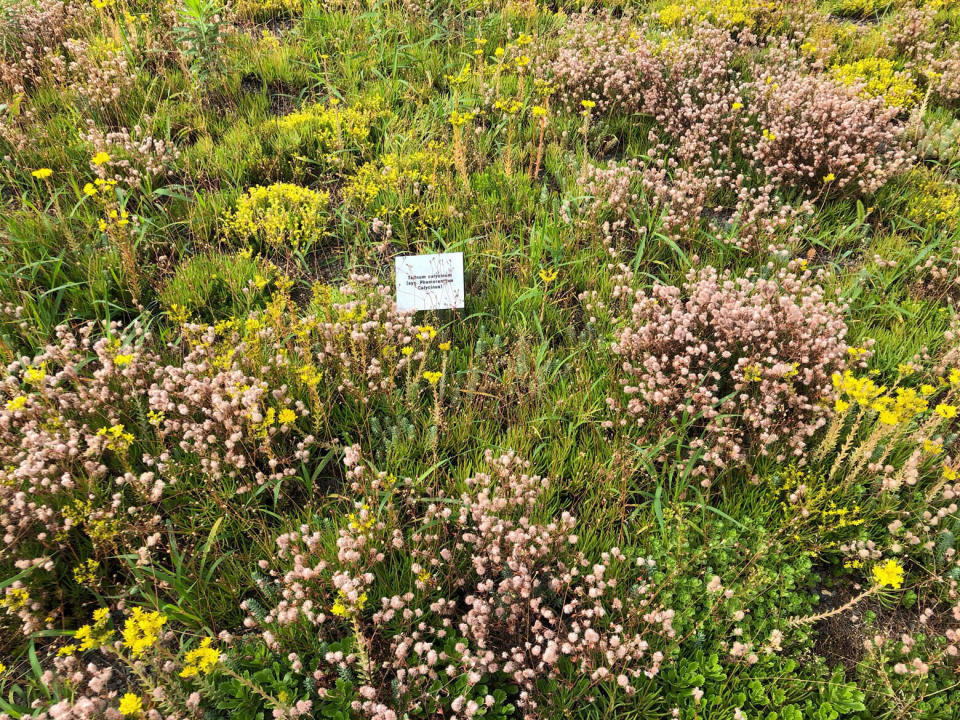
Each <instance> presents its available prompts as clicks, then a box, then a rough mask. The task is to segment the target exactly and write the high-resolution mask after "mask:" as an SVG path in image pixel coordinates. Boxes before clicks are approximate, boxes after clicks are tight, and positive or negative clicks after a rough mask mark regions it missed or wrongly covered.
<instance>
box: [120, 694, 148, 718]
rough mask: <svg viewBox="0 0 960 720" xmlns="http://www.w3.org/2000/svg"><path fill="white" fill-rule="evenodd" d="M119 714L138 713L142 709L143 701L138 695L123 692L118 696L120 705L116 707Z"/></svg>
mask: <svg viewBox="0 0 960 720" xmlns="http://www.w3.org/2000/svg"><path fill="white" fill-rule="evenodd" d="M117 709H118V710H119V711H120V714H121V715H139V714H140V713H141V712H142V711H143V703H142V702H141V701H140V696H139V695H134V694H133V693H125V694H124V696H123V697H122V698H120V705H119V706H118V707H117Z"/></svg>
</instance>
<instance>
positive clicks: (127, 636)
mask: <svg viewBox="0 0 960 720" xmlns="http://www.w3.org/2000/svg"><path fill="white" fill-rule="evenodd" d="M166 622H167V617H166V615H161V614H160V613H158V612H156V611H152V610H151V611H144V609H143V608H141V607H135V608H133V612H132V613H131V615H130V617H128V618H127V621H126V622H125V623H124V626H123V643H124V645H126V646H127V647H128V648H130V652H132V653H133V655H134V656H135V657H136V656H139V655H142V654H143V653H144V652H146V651H147V650H149V649H150V648H152V647H153V646H154V645H155V644H156V643H157V640H158V639H159V636H160V630H161V629H163V626H164V625H165V624H166Z"/></svg>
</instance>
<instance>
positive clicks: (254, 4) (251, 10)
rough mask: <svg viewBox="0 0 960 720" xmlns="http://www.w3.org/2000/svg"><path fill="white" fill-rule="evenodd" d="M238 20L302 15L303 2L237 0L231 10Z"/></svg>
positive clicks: (294, 0)
mask: <svg viewBox="0 0 960 720" xmlns="http://www.w3.org/2000/svg"><path fill="white" fill-rule="evenodd" d="M233 10H234V12H235V13H236V15H237V17H238V18H241V19H243V20H252V21H262V20H268V19H272V18H278V17H290V16H294V15H300V14H302V13H303V0H239V2H237V4H236V5H235V6H234V8H233Z"/></svg>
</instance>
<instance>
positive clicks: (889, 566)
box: [873, 560, 903, 589]
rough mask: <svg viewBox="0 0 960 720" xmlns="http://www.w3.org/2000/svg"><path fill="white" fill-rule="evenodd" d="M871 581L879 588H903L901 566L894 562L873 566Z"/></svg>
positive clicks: (888, 561) (889, 561)
mask: <svg viewBox="0 0 960 720" xmlns="http://www.w3.org/2000/svg"><path fill="white" fill-rule="evenodd" d="M873 581H874V582H875V583H877V585H879V586H880V587H892V588H894V589H898V588H900V587H902V586H903V566H902V565H901V564H900V563H898V562H897V561H896V560H887V561H886V562H885V563H884V564H883V565H874V566H873Z"/></svg>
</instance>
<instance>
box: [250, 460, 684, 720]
mask: <svg viewBox="0 0 960 720" xmlns="http://www.w3.org/2000/svg"><path fill="white" fill-rule="evenodd" d="M346 462H347V463H348V465H349V467H350V471H349V477H350V480H351V482H352V490H353V492H354V493H355V495H356V496H358V497H359V498H360V499H358V500H357V501H356V503H355V509H354V512H353V513H352V514H350V516H349V517H348V519H347V523H346V525H345V526H344V527H341V528H340V529H339V531H338V534H337V539H336V552H335V559H334V553H332V552H330V550H329V549H328V548H329V546H330V542H329V539H328V538H327V537H326V536H325V533H324V532H323V531H321V530H315V529H312V528H311V527H310V526H309V525H304V526H302V527H301V528H300V529H299V530H297V531H294V532H289V533H285V534H283V535H281V536H280V537H279V538H277V544H278V546H279V551H278V556H277V560H278V561H279V567H277V568H276V569H274V570H273V577H274V582H273V583H270V584H269V585H268V587H269V590H270V592H271V593H276V598H277V600H276V603H275V605H273V607H271V608H268V609H264V608H260V607H259V604H258V603H255V602H248V603H247V605H246V607H247V609H248V610H250V611H251V616H250V618H248V623H247V624H248V625H250V626H260V627H261V632H262V633H263V636H264V638H265V639H266V640H267V642H268V643H270V644H271V645H272V646H273V647H274V648H275V649H276V650H280V649H281V648H283V649H287V648H289V647H291V646H294V647H300V646H302V645H303V644H304V642H305V641H306V640H307V639H308V638H309V637H311V636H314V637H316V636H317V634H319V637H320V638H321V639H323V640H324V641H325V642H334V641H336V640H337V639H338V638H342V637H344V636H346V637H350V636H351V635H352V636H353V639H354V642H355V647H354V651H353V652H351V653H349V654H346V655H345V654H344V653H343V652H332V653H331V652H327V653H326V654H325V655H324V657H323V658H322V660H321V662H320V663H319V666H318V668H317V670H316V672H315V673H314V678H315V680H316V681H317V682H318V683H319V687H320V688H321V690H320V694H321V696H323V695H324V693H325V692H326V691H324V690H323V688H324V687H325V684H331V683H332V682H333V681H334V680H335V678H336V677H337V674H336V673H335V672H334V670H335V669H336V666H338V665H347V666H349V667H351V668H352V669H353V672H354V673H355V675H356V676H357V677H358V678H359V679H360V684H361V686H360V688H359V695H360V697H361V698H362V700H359V701H357V702H356V703H355V710H357V711H359V712H360V713H361V714H362V715H363V716H365V717H370V718H377V719H378V720H394V719H395V718H399V717H403V716H404V715H405V714H406V713H408V712H409V713H416V712H418V711H419V712H423V713H427V714H431V713H436V712H440V708H443V712H444V715H446V716H451V715H457V716H458V717H473V716H474V715H477V714H478V713H479V712H480V711H481V710H482V709H484V707H487V708H489V707H491V706H492V705H493V704H494V702H495V700H494V697H493V696H492V695H490V694H489V692H483V691H482V690H481V691H478V689H479V688H487V687H488V686H489V685H491V684H500V685H505V684H513V685H515V686H516V688H517V690H516V691H515V692H516V697H515V701H516V702H517V704H518V705H519V706H520V708H521V709H522V711H523V717H531V718H532V717H538V716H539V715H538V708H540V707H541V706H542V705H543V704H544V703H545V702H546V701H547V700H548V698H544V697H542V696H541V695H540V691H539V685H538V682H539V681H542V680H544V679H548V678H549V679H553V680H557V681H558V682H565V681H566V680H567V675H568V673H570V672H572V673H573V674H574V675H576V676H577V677H579V679H580V682H587V683H588V684H589V685H590V686H598V685H600V684H602V683H605V682H611V683H616V684H617V685H619V686H620V687H621V688H622V689H623V690H624V691H625V692H627V693H628V694H629V693H632V692H633V686H634V684H635V683H636V682H638V681H640V680H642V679H643V678H644V677H646V678H650V677H653V676H655V675H656V674H657V672H658V671H659V669H660V666H661V663H662V662H663V660H664V653H663V651H662V650H661V649H656V648H657V647H659V648H665V647H667V646H668V645H669V644H670V642H671V639H672V638H673V635H674V632H673V629H672V626H671V621H672V618H673V611H672V610H669V609H667V608H663V607H660V606H658V605H657V603H656V602H655V601H654V597H655V592H654V589H653V587H652V586H651V583H650V582H649V581H648V580H647V578H646V568H645V564H644V562H643V561H640V562H637V563H635V568H634V570H632V571H627V572H630V573H631V574H632V575H634V576H635V582H636V585H635V587H633V588H631V589H627V588H620V586H619V583H618V582H617V581H616V580H615V579H613V576H617V575H622V572H624V568H626V567H627V564H628V559H627V558H626V557H625V556H624V554H623V553H621V552H620V551H619V550H618V549H617V548H612V549H611V550H610V551H609V552H604V553H602V554H601V556H600V558H599V561H598V562H591V561H589V560H588V559H587V558H586V557H585V556H584V555H583V554H582V553H580V552H579V551H578V550H577V543H578V538H577V535H576V534H575V531H576V529H577V521H576V519H575V518H573V517H572V516H571V515H570V514H569V513H566V512H564V513H563V514H562V515H561V516H560V517H559V518H556V519H554V520H552V521H550V522H547V523H540V522H537V521H536V520H535V519H534V515H535V512H536V508H537V506H538V505H539V503H540V500H541V498H542V496H543V493H544V492H545V490H546V489H547V487H548V481H547V480H546V479H544V478H541V477H539V476H536V475H530V474H528V472H527V467H528V465H527V463H524V462H523V461H521V460H520V459H519V458H517V456H516V455H515V454H513V453H507V454H505V455H502V456H500V457H495V456H494V455H493V453H491V452H489V451H488V452H487V453H486V462H487V465H488V468H489V470H488V471H487V472H480V473H477V474H475V475H473V476H472V477H471V478H469V479H468V480H467V481H466V489H465V490H464V491H463V492H462V493H461V495H460V496H459V497H458V498H454V497H445V496H444V495H443V493H442V492H441V493H440V497H439V498H436V499H422V498H420V497H418V496H417V494H416V493H415V491H414V488H413V485H412V483H411V482H410V481H405V482H397V481H396V479H395V478H393V476H387V475H385V474H384V473H379V474H377V475H376V476H374V475H373V474H371V473H370V472H369V471H368V470H367V469H366V468H365V467H364V466H363V465H362V464H361V463H360V458H359V454H358V452H357V450H356V449H355V448H353V449H350V450H349V451H348V453H347V458H346ZM404 555H406V556H409V558H410V564H409V574H408V575H407V576H406V577H405V578H404V579H403V580H402V583H405V584H407V586H408V589H406V590H402V591H394V592H393V594H379V595H378V593H377V588H378V587H379V583H378V581H377V579H378V574H379V573H382V572H383V570H384V564H385V561H386V560H387V558H388V557H391V558H396V557H403V556H404ZM614 568H616V570H614ZM391 587H393V588H395V587H396V582H392V583H391ZM625 592H626V593H627V595H629V601H628V602H625V601H624V600H623V599H622V598H623V597H624V593H625ZM370 611H372V614H371V612H370ZM305 625H306V626H307V627H309V628H311V629H312V630H311V631H305V630H304V626H305ZM326 686H327V687H328V688H329V690H332V687H330V686H329V685H326ZM478 693H479V694H478ZM448 713H449V714H448Z"/></svg>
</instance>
